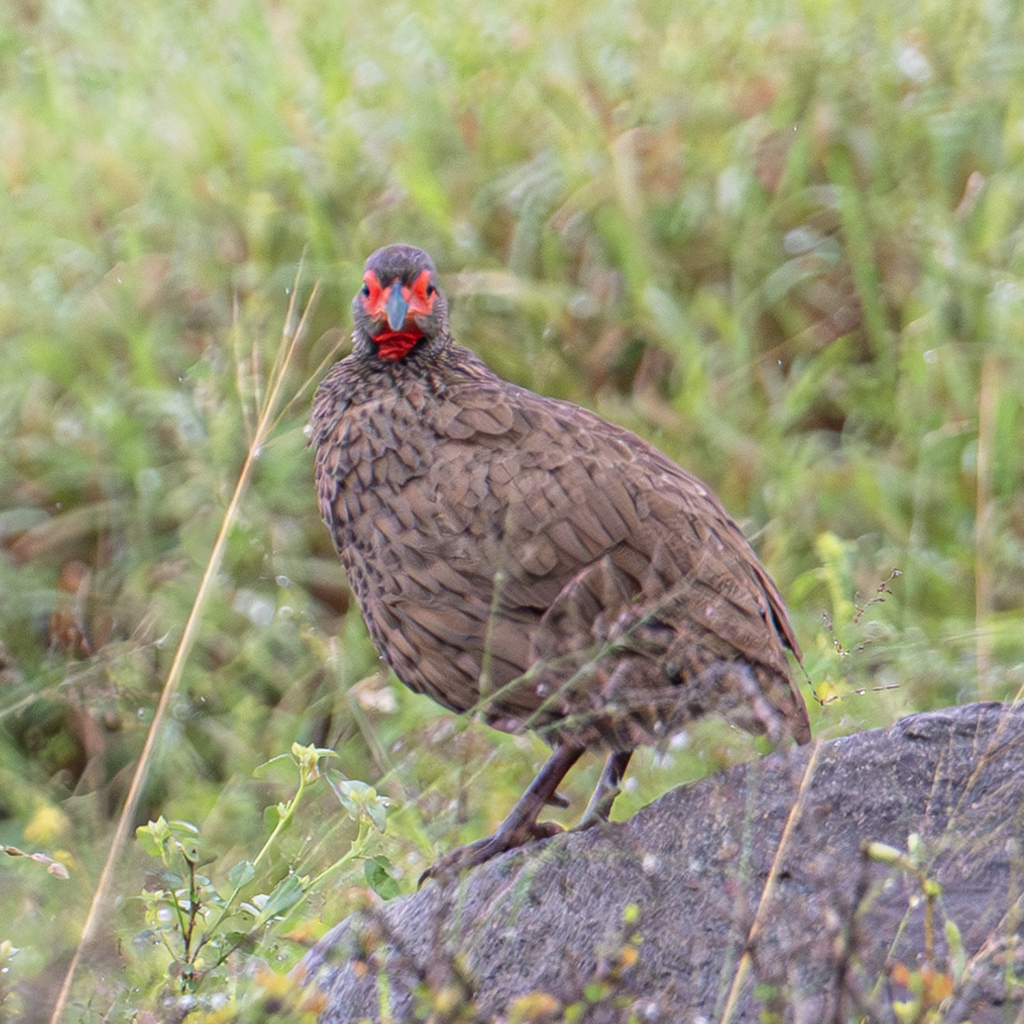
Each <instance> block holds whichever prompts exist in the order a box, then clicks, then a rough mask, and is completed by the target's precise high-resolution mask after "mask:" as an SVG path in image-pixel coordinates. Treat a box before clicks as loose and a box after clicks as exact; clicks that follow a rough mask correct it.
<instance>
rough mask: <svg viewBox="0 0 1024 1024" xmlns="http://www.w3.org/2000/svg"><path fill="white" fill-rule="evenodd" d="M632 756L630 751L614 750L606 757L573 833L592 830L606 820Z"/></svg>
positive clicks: (620, 789) (619, 790)
mask: <svg viewBox="0 0 1024 1024" xmlns="http://www.w3.org/2000/svg"><path fill="white" fill-rule="evenodd" d="M632 756H633V752H632V751H631V750H616V751H613V752H612V753H611V754H610V755H609V756H608V760H607V762H605V766H604V771H602V772H601V778H600V779H598V781H597V788H596V789H595V790H594V795H593V796H592V797H591V798H590V803H589V804H587V809H586V810H585V811H584V812H583V817H582V818H580V820H579V824H578V825H577V826H576V828H575V829H574V830H573V831H575V832H585V831H586V830H587V829H588V828H593V827H594V826H595V825H600V824H601V823H602V822H604V821H607V820H608V815H609V814H611V812H612V804H614V803H615V798H616V797H617V796H618V795H619V793H621V792H622V777H623V776H624V775H625V774H626V767H627V765H628V764H629V759H630V757H632Z"/></svg>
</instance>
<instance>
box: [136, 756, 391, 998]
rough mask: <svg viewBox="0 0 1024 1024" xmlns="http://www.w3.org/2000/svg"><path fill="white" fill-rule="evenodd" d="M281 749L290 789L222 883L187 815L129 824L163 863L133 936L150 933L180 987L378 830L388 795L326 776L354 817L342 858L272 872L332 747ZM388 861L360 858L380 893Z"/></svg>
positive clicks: (281, 914)
mask: <svg viewBox="0 0 1024 1024" xmlns="http://www.w3.org/2000/svg"><path fill="white" fill-rule="evenodd" d="M282 756H288V757H290V758H291V760H292V761H293V762H294V764H295V766H296V767H297V768H298V772H299V783H298V787H297V789H296V791H295V794H294V796H292V798H291V799H290V800H287V801H282V802H280V803H278V804H277V805H276V806H271V807H269V808H267V812H266V822H267V825H268V827H269V828H270V834H269V836H268V837H267V839H266V841H265V842H264V844H263V846H262V848H261V849H260V851H259V853H257V854H256V856H255V857H254V858H253V859H252V860H242V861H239V862H238V863H236V864H235V865H233V866H232V867H231V868H230V869H229V870H228V871H227V872H226V884H224V883H223V882H221V883H218V882H216V881H215V880H214V879H213V878H211V877H210V875H208V874H206V873H205V872H204V871H203V870H202V868H203V866H204V865H206V864H210V863H215V860H214V859H213V858H211V857H210V856H208V855H207V854H206V852H205V851H204V850H203V847H202V842H201V836H200V830H199V828H198V827H197V826H196V825H194V824H192V823H191V822H187V821H167V820H166V819H164V818H163V817H160V818H158V819H157V820H156V821H150V822H149V823H148V824H147V825H144V826H142V827H140V828H139V829H137V831H136V835H137V837H138V839H139V842H140V843H141V845H142V847H143V848H144V849H145V850H146V851H147V852H148V853H149V854H150V855H151V856H153V857H156V858H158V859H159V860H160V861H161V862H162V864H163V866H164V871H163V873H162V875H161V877H160V881H159V883H158V884H156V885H154V886H152V887H148V888H146V889H145V890H144V891H143V893H142V895H141V897H140V898H141V900H142V902H143V904H144V906H145V911H146V924H147V930H146V931H145V932H144V933H143V934H142V935H141V936H140V939H142V940H143V941H145V940H150V941H155V942H157V943H159V944H160V945H161V946H163V948H164V949H166V951H167V952H168V953H169V954H170V957H171V963H170V967H169V969H168V978H169V981H170V982H171V984H172V986H173V987H174V988H175V989H176V990H177V991H178V992H179V993H180V994H182V995H187V994H194V993H195V992H197V991H198V990H199V989H200V987H201V986H203V985H204V983H205V982H206V981H207V980H208V979H209V978H210V977H211V976H212V975H214V974H215V972H216V971H217V970H218V968H220V967H221V966H222V965H224V964H225V963H226V962H227V960H228V958H229V957H231V956H232V954H235V953H240V954H243V955H244V954H251V953H253V952H254V951H255V950H257V948H259V946H260V945H261V944H263V943H264V942H265V940H266V938H267V936H268V934H269V933H270V932H272V931H273V930H275V929H278V928H280V926H281V925H282V923H283V922H285V921H286V920H287V919H288V918H289V916H290V915H291V914H292V913H293V912H294V911H295V910H296V909H297V908H298V907H299V906H300V905H301V904H302V902H303V901H304V900H305V899H306V898H307V897H308V896H309V894H310V893H311V892H312V891H313V890H314V889H315V888H316V887H317V886H318V885H320V884H321V883H322V882H323V881H324V879H325V878H327V877H328V876H329V875H331V874H332V873H334V872H335V871H337V870H338V869H339V868H341V867H343V866H344V865H346V864H349V863H351V862H352V861H354V860H357V859H358V858H360V857H362V856H364V854H365V853H366V850H367V847H368V844H369V843H370V841H371V839H372V837H373V835H374V834H375V833H382V832H383V831H384V826H385V815H386V811H387V807H388V805H389V803H390V801H389V800H388V799H387V798H386V797H383V796H379V795H378V794H377V792H376V791H375V790H374V789H373V788H372V787H371V786H368V785H366V783H363V782H358V781H354V780H340V781H333V780H329V781H331V785H332V788H333V789H334V791H335V792H336V794H337V795H338V798H339V801H340V803H341V804H342V806H343V807H344V808H345V810H346V811H347V812H348V814H349V815H350V817H351V818H352V819H353V820H354V821H355V822H357V824H358V829H359V830H358V833H357V835H356V838H355V839H354V840H353V842H352V843H351V845H350V847H349V849H348V851H347V852H346V853H345V854H344V855H343V856H342V857H341V858H339V859H338V860H336V861H335V862H334V863H332V864H331V865H330V866H329V867H327V868H326V869H324V870H322V871H320V872H319V874H317V875H315V876H313V875H303V874H299V873H297V872H295V871H294V870H291V869H289V870H288V871H287V873H286V874H285V875H284V876H283V877H275V875H277V874H279V872H275V871H274V869H273V868H272V867H271V865H270V856H269V855H270V853H271V852H272V851H273V850H274V848H275V846H277V845H278V841H279V839H280V838H281V836H282V835H283V834H284V833H285V831H287V830H288V828H289V827H290V826H291V825H292V823H293V822H294V820H295V815H296V811H297V809H298V807H299V804H300V803H301V802H302V799H303V797H304V796H305V794H306V793H307V790H308V789H309V787H310V786H311V785H313V784H314V783H316V782H317V781H318V780H319V779H321V778H323V777H324V774H323V772H322V771H321V768H320V760H321V759H322V758H324V757H329V756H334V752H333V751H331V750H324V749H321V748H319V747H315V746H302V745H300V744H298V743H294V744H292V749H291V753H290V755H282ZM273 760H274V761H277V760H280V758H274V759H273ZM371 867H372V870H370V869H371ZM389 868H390V864H389V862H388V861H387V858H385V857H382V856H379V855H378V856H375V857H373V858H372V859H371V860H369V861H367V869H368V870H367V877H368V879H370V878H372V881H371V884H373V882H376V885H374V888H376V889H383V890H385V891H384V893H383V895H384V896H385V898H387V897H388V896H390V895H393V894H394V892H395V891H397V885H396V883H395V880H394V879H393V878H392V877H391V874H390V872H389ZM211 874H212V872H211Z"/></svg>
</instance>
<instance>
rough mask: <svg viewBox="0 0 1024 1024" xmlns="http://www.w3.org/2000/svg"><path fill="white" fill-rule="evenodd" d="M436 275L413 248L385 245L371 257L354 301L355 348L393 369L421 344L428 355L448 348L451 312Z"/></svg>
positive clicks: (422, 254)
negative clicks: (372, 354)
mask: <svg viewBox="0 0 1024 1024" xmlns="http://www.w3.org/2000/svg"><path fill="white" fill-rule="evenodd" d="M436 273H437V270H436V268H435V267H434V261H433V260H432V259H431V258H430V257H429V256H428V255H427V254H426V253H425V252H424V251H423V250H422V249H416V248H414V247H413V246H411V245H387V246H385V247H384V248H383V249H378V250H377V251H376V252H375V253H374V254H373V255H372V256H370V258H369V259H368V260H367V261H366V273H365V274H364V275H363V287H362V288H361V289H360V290H359V291H358V292H357V293H356V297H355V298H354V299H353V300H352V316H353V319H354V321H355V328H356V344H357V346H359V347H362V348H364V350H365V349H367V348H368V350H369V351H370V352H372V353H374V354H375V355H376V358H378V359H382V360H384V361H385V362H391V363H393V362H398V361H399V360H400V359H404V358H405V356H406V355H408V354H409V352H411V351H412V350H413V349H414V348H415V347H416V346H417V345H419V344H420V343H423V346H425V347H426V348H428V349H432V348H434V347H436V346H437V345H438V344H444V343H445V342H446V340H447V335H448V306H447V303H446V302H445V298H444V295H443V294H442V293H441V291H439V290H438V288H437V285H436V284H435V282H434V276H435V274H436ZM367 342H369V345H368V346H367Z"/></svg>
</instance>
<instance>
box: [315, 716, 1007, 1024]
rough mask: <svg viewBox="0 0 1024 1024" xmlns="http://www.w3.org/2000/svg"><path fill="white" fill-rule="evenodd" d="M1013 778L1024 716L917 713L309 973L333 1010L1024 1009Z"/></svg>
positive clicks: (457, 886)
mask: <svg viewBox="0 0 1024 1024" xmlns="http://www.w3.org/2000/svg"><path fill="white" fill-rule="evenodd" d="M1022 790H1024V708H1021V707H1014V706H1009V705H1007V706H1004V705H1000V704H994V703H989V704H973V705H969V706H966V707H959V708H950V709H947V710H943V711H935V712H928V713H924V714H917V715H912V716H910V717H908V718H905V719H903V720H902V721H900V722H897V723H896V724H895V725H894V726H892V727H890V728H887V729H875V730H872V731H870V732H865V733H861V734H858V735H853V736H844V737H841V738H839V739H834V740H829V741H827V742H824V743H820V744H816V745H812V746H811V747H803V748H798V749H794V750H792V751H791V752H789V753H786V754H783V753H775V754H772V755H770V756H767V757H764V758H760V759H758V760H756V761H753V762H750V763H748V764H743V765H739V766H737V767H735V768H732V769H730V770H729V771H726V772H724V773H722V774H719V775H717V776H714V777H712V778H707V779H704V780H702V781H700V782H697V783H695V784H693V785H689V786H685V787H681V788H679V789H676V790H673V791H672V792H670V793H667V794H666V795H665V796H664V797H662V798H661V799H660V800H657V801H655V802H654V803H653V804H651V805H649V806H648V807H646V808H644V809H643V810H641V811H640V812H638V813H637V814H636V815H635V816H634V817H633V818H631V819H630V820H629V821H624V822H615V823H611V824H604V825H600V826H598V827H596V828H594V829H591V830H590V831H587V832H582V833H571V832H570V833H566V834H564V835H559V836H556V837H554V838H552V839H549V840H544V841H540V842H536V843H534V844H531V845H529V846H527V847H525V848H522V849H519V850H514V851H511V852H509V853H507V854H504V855H502V856H500V857H498V858H496V859H494V860H493V861H491V862H489V863H487V864H484V865H482V866H480V867H478V868H476V869H474V870H472V871H470V872H467V873H466V874H464V875H463V876H462V877H461V878H460V879H459V880H458V881H455V882H450V883H447V884H446V885H441V884H439V883H437V882H435V881H430V882H428V883H427V885H426V886H425V887H424V888H423V889H422V890H421V891H420V892H418V893H416V894H415V895H412V896H409V897H406V898H403V899H397V900H394V901H393V902H391V903H388V904H386V905H385V906H383V907H381V908H380V909H378V910H374V911H371V912H360V913H357V914H354V915H352V916H351V917H349V918H348V919H347V920H345V921H343V922H342V923H341V924H340V925H338V926H337V927H335V928H334V929H332V930H331V931H330V932H329V933H328V934H327V935H326V936H325V937H324V938H323V939H322V940H321V941H320V942H319V943H318V944H317V945H316V946H315V947H314V949H312V950H311V951H310V953H309V954H308V955H307V956H306V958H305V960H304V961H303V963H302V965H300V969H299V971H300V977H303V978H304V979H305V981H306V982H307V983H308V984H315V985H317V986H319V987H320V989H321V990H322V992H323V994H324V996H325V1000H326V1002H325V1009H324V1010H323V1013H322V1017H321V1020H322V1021H323V1022H324V1024H341V1022H348V1021H361V1020H364V1019H368V1020H373V1021H376V1020H380V1019H381V1007H382V1006H385V1007H387V1008H388V1010H387V1014H388V1015H387V1017H386V1018H385V1019H387V1020H389V1021H393V1022H399V1021H403V1022H404V1021H418V1020H424V1021H425V1020H428V1019H429V1020H434V1021H439V1022H440V1021H512V1020H515V1021H520V1022H525V1021H538V1022H540V1021H561V1020H562V1019H563V1018H564V1019H567V1020H573V1021H586V1022H588V1024H591V1022H593V1024H596V1022H618V1021H622V1022H626V1021H641V1022H643V1021H672V1022H679V1021H695V1022H696V1021H702V1020H708V1021H711V1020H716V1021H717V1020H723V1019H730V1020H732V1021H751V1022H753V1021H760V1020H765V1019H770V1020H787V1021H794V1022H804V1021H813V1022H823V1021H837V1022H838V1021H846V1020H851V1019H856V1020H859V1019H862V1018H865V1017H866V1018H867V1019H868V1020H894V1019H896V1017H895V1016H894V1012H893V1006H894V1004H896V1003H902V1002H908V1001H911V1000H913V999H914V998H915V996H914V995H913V994H912V993H913V992H914V991H917V992H918V993H919V994H920V993H922V992H923V997H922V998H923V999H924V1001H925V1005H927V1003H928V1001H929V1000H930V1001H931V1003H932V1004H933V1005H938V1004H941V1007H942V1009H941V1016H940V1017H937V1018H935V1019H937V1020H938V1019H941V1020H942V1021H961V1020H969V1021H971V1022H972V1024H985V1022H989V1021H991V1022H993V1024H994V1022H996V1021H999V1022H1004V1021H1008V1020H1020V1019H1021V1018H1020V1016H1019V1015H1020V1014H1021V1012H1024V988H1022V982H1021V979H1022V977H1024V946H1022V945H1021V942H1020V940H1021V933H1022V924H1021V921H1022V913H1024V902H1022V900H1021V898H1020V897H1019V892H1020V891H1021V889H1022V886H1024V855H1022V846H1021V844H1022V840H1024V798H1022V796H1024V794H1022ZM787 830H788V834H787ZM867 843H875V844H886V845H887V846H888V847H891V848H892V849H890V850H886V849H877V848H876V849H875V850H874V851H873V853H872V854H871V855H869V854H868V853H866V852H865V844H867ZM780 844H781V848H780ZM908 850H909V851H910V852H908ZM897 851H903V857H902V858H901V857H898V855H897ZM915 864H916V865H919V866H918V867H917V868H915V867H914V865H915ZM929 892H931V893H932V895H928V893H929ZM929 917H930V918H931V920H930V922H929ZM957 930H958V931H959V935H960V941H961V942H962V948H958V943H957V941H956V932H957ZM573 1006H576V1007H578V1009H577V1010H574V1011H571V1012H570V1015H569V1016H568V1017H565V1013H566V1010H567V1009H568V1008H570V1007H573ZM907 1012H908V1013H909V1012H910V1011H907ZM572 1013H578V1014H579V1015H578V1016H572ZM906 1019H912V1020H920V1019H922V1018H920V1017H914V1016H913V1015H912V1014H911V1015H910V1016H909V1018H906Z"/></svg>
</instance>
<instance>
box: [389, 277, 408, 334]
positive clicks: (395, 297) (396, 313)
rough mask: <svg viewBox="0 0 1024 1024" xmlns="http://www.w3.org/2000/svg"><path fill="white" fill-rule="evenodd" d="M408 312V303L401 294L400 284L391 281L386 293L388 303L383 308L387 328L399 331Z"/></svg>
mask: <svg viewBox="0 0 1024 1024" xmlns="http://www.w3.org/2000/svg"><path fill="white" fill-rule="evenodd" d="M408 311H409V303H408V302H407V301H406V298H405V296H404V295H403V294H402V282H401V281H393V282H392V283H391V290H390V292H389V293H388V301H387V304H386V305H385V306H384V312H385V313H386V314H387V318H388V326H389V327H390V328H391V330H393V331H400V330H401V329H402V326H403V324H404V323H405V314H406V313H407V312H408Z"/></svg>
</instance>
